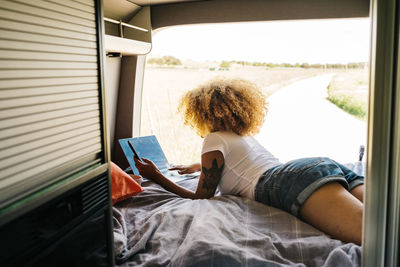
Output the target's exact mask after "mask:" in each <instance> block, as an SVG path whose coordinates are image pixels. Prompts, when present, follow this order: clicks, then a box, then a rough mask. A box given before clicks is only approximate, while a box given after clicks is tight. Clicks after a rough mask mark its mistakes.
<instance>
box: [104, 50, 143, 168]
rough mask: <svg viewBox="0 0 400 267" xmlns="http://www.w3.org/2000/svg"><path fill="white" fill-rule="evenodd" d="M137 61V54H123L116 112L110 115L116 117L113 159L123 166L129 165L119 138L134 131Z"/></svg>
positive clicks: (112, 142) (125, 136)
mask: <svg viewBox="0 0 400 267" xmlns="http://www.w3.org/2000/svg"><path fill="white" fill-rule="evenodd" d="M137 61H138V57H137V56H123V57H122V58H121V65H120V76H119V88H118V97H117V105H116V113H115V114H111V115H110V116H111V117H113V118H115V127H114V131H115V132H114V138H113V139H111V140H110V143H111V144H113V145H112V147H113V149H112V150H111V160H112V161H113V162H115V163H116V164H117V165H119V166H120V167H121V168H127V167H128V166H129V163H128V161H127V160H126V159H125V156H124V154H123V151H122V149H121V147H120V146H119V144H118V140H119V139H122V138H130V137H132V135H133V132H134V129H133V128H134V123H133V119H134V117H133V116H134V100H135V83H136V75H135V74H136V66H137ZM116 74H117V73H116ZM107 75H109V74H107ZM110 101H112V100H110ZM110 126H111V125H110Z"/></svg>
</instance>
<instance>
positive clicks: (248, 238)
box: [113, 163, 362, 266]
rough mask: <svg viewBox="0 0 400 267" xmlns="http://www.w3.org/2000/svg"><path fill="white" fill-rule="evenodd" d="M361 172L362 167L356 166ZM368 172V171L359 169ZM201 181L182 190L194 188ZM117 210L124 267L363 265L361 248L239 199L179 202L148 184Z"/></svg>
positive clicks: (116, 236)
mask: <svg viewBox="0 0 400 267" xmlns="http://www.w3.org/2000/svg"><path fill="white" fill-rule="evenodd" d="M348 166H349V167H351V168H352V169H358V170H359V172H361V171H362V167H360V164H359V163H356V164H349V165H348ZM360 170H361V171H360ZM197 179H198V178H190V179H187V180H184V181H181V182H180V183H179V184H180V185H182V186H184V187H186V188H189V189H192V190H194V189H195V188H196V186H197ZM142 186H143V187H144V188H145V191H144V192H142V193H140V194H138V195H136V196H134V197H131V198H129V199H126V200H124V201H122V202H119V203H117V204H116V205H115V206H114V207H113V224H114V250H115V256H116V265H117V266H360V265H361V247H360V246H357V245H355V244H352V243H347V244H346V243H343V242H341V241H339V240H335V239H332V238H330V237H329V236H327V235H326V234H324V233H322V232H321V231H319V230H317V229H316V228H314V227H312V226H310V225H308V224H306V223H304V222H303V221H301V220H299V219H297V218H296V217H294V216H292V215H290V214H289V213H287V212H285V211H282V210H279V209H276V208H273V207H269V206H266V205H264V204H261V203H258V202H256V201H253V200H249V199H246V198H242V197H237V196H221V195H217V196H215V197H213V198H211V199H207V200H189V199H183V198H180V197H178V196H177V195H175V194H173V193H170V192H168V191H166V190H165V189H163V188H162V187H160V186H159V185H157V184H155V183H152V182H146V183H144V184H143V185H142Z"/></svg>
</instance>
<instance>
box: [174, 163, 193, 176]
mask: <svg viewBox="0 0 400 267" xmlns="http://www.w3.org/2000/svg"><path fill="white" fill-rule="evenodd" d="M169 170H170V171H175V170H176V171H178V173H179V174H189V173H194V172H197V171H200V170H201V165H200V163H194V164H191V165H177V166H174V167H172V168H169Z"/></svg>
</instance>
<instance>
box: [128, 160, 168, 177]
mask: <svg viewBox="0 0 400 267" xmlns="http://www.w3.org/2000/svg"><path fill="white" fill-rule="evenodd" d="M134 160H135V166H136V168H137V169H138V171H139V173H140V175H141V176H143V177H145V178H147V179H150V180H152V181H154V182H157V181H158V178H159V177H160V175H161V176H162V174H161V172H160V170H159V169H158V168H157V166H156V165H155V164H154V163H153V162H152V161H151V160H149V159H146V158H142V161H140V160H139V159H137V158H134Z"/></svg>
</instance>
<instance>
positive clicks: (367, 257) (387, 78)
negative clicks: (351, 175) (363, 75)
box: [363, 0, 400, 266]
mask: <svg viewBox="0 0 400 267" xmlns="http://www.w3.org/2000/svg"><path fill="white" fill-rule="evenodd" d="M370 10H371V59H370V64H371V67H370V101H369V118H368V120H369V121H368V125H369V126H368V154H367V161H368V164H367V166H368V167H367V179H366V195H365V213H364V229H363V266H398V263H399V261H398V260H399V259H398V244H399V211H400V207H399V195H400V184H399V171H400V170H399V160H400V129H399V128H400V107H399V105H400V90H399V78H400V75H399V69H398V65H399V64H400V60H399V26H398V24H399V4H398V3H397V1H396V0H384V1H383V0H372V1H371V8H370Z"/></svg>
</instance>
